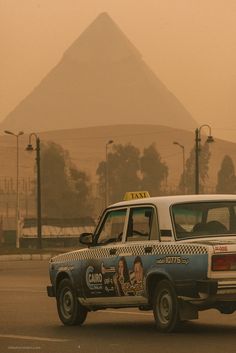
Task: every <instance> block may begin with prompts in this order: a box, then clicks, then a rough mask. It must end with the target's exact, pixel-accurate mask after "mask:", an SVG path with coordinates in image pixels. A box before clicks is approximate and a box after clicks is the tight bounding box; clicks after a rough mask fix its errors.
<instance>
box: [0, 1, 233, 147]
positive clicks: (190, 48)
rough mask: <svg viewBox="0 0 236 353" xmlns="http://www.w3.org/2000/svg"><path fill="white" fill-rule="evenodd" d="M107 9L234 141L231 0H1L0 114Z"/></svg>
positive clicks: (184, 98)
mask: <svg viewBox="0 0 236 353" xmlns="http://www.w3.org/2000/svg"><path fill="white" fill-rule="evenodd" d="M104 11H106V12H108V13H109V15H110V16H111V17H112V18H113V19H114V21H115V22H116V23H117V24H118V25H119V27H120V28H121V30H122V31H123V32H124V33H125V34H126V35H127V37H128V38H129V39H130V40H131V41H132V42H133V44H134V45H135V46H136V47H137V48H138V50H139V51H140V52H141V54H142V55H143V59H144V60H145V61H146V63H147V64H148V65H149V66H150V67H151V68H152V69H153V71H154V72H155V73H156V75H157V76H158V77H159V79H161V80H162V81H163V82H164V83H165V84H166V85H167V87H168V88H169V90H170V91H172V92H173V93H174V94H175V95H176V96H177V97H178V99H179V100H180V101H181V102H182V103H183V104H184V106H185V107H186V108H187V109H188V110H189V112H190V113H191V114H192V115H193V117H194V118H195V120H197V121H198V122H199V124H203V123H208V124H210V125H211V127H212V133H213V135H215V136H218V137H222V138H225V139H230V140H232V141H234V142H236V119H235V116H236V99H235V92H236V1H235V0H145V1H144V0H0V43H1V55H0V120H2V119H4V118H5V116H6V115H7V113H9V112H10V111H11V110H12V109H13V108H14V107H15V106H16V105H17V104H18V103H19V102H20V101H21V100H22V99H23V98H24V97H25V96H26V95H27V94H29V93H30V92H31V91H32V89H33V88H34V87H35V86H36V85H37V84H38V83H39V82H40V81H41V79H42V78H43V77H44V76H45V75H46V74H47V73H48V72H49V71H50V69H52V68H53V67H54V66H55V65H56V64H57V63H58V61H59V60H60V59H61V57H62V55H63V53H64V51H65V50H66V49H67V48H68V47H69V46H70V45H71V44H72V42H73V41H74V40H75V39H77V38H78V36H79V35H80V34H81V32H82V31H83V30H84V29H85V28H86V27H87V26H88V25H89V24H90V23H91V22H92V21H93V20H94V19H95V18H96V16H97V15H98V14H99V13H101V12H104Z"/></svg>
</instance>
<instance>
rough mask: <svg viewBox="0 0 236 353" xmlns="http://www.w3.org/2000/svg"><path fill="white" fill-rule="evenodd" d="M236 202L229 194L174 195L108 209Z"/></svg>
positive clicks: (120, 203)
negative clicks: (206, 202)
mask: <svg viewBox="0 0 236 353" xmlns="http://www.w3.org/2000/svg"><path fill="white" fill-rule="evenodd" d="M232 200H234V201H236V195H229V194H224V195H222V194H208V195H205V194H200V195H174V196H158V197H146V198H140V199H134V200H130V201H121V202H117V203H115V204H113V205H110V206H109V207H117V206H131V205H138V204H144V203H145V204H148V203H150V204H154V205H158V206H163V207H169V206H171V205H173V204H176V203H182V202H196V201H199V202H200V201H232Z"/></svg>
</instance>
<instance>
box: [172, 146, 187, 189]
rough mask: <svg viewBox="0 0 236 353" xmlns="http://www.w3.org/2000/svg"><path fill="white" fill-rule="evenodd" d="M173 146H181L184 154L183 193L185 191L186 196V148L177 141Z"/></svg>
mask: <svg viewBox="0 0 236 353" xmlns="http://www.w3.org/2000/svg"><path fill="white" fill-rule="evenodd" d="M173 144H174V145H177V146H179V147H180V148H181V149H182V153H183V191H184V194H185V187H186V180H185V148H184V145H181V144H180V143H179V142H177V141H174V142H173Z"/></svg>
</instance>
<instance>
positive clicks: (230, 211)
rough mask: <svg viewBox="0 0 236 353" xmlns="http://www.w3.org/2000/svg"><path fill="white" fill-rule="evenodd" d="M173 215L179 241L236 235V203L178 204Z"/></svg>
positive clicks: (173, 209) (174, 206)
mask: <svg viewBox="0 0 236 353" xmlns="http://www.w3.org/2000/svg"><path fill="white" fill-rule="evenodd" d="M172 215H173V220H174V229H175V234H176V237H177V239H184V238H197V237H214V236H221V235H227V236H230V235H234V236H235V235H236V201H233V202H232V201H229V202H226V201H217V202H191V203H182V204H176V205H173V206H172Z"/></svg>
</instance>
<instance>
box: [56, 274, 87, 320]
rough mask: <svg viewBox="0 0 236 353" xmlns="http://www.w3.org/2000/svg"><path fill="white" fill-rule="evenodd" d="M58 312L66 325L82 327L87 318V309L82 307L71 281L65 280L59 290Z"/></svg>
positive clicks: (57, 296)
mask: <svg viewBox="0 0 236 353" xmlns="http://www.w3.org/2000/svg"><path fill="white" fill-rule="evenodd" d="M56 299H57V311H58V315H59V317H60V320H61V321H62V323H63V324H64V325H69V326H72V325H82V324H83V323H84V321H85V319H86V317H87V313H88V311H87V309H86V308H85V307H84V306H82V305H81V304H80V303H79V301H78V299H77V297H76V293H75V290H74V288H73V285H72V283H71V281H70V280H69V279H68V278H65V279H63V280H62V281H61V282H60V283H59V286H58V290H57V295H56Z"/></svg>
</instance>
